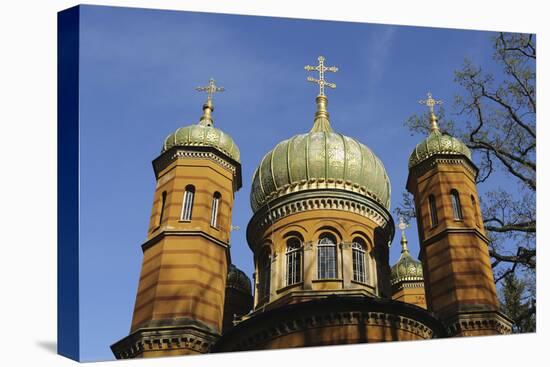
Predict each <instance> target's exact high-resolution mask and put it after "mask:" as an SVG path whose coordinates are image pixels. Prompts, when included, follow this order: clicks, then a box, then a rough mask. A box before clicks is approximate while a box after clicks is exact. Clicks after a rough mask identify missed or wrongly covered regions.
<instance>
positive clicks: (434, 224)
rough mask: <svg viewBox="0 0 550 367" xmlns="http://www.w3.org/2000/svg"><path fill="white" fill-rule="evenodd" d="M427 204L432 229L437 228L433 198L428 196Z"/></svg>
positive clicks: (435, 207)
mask: <svg viewBox="0 0 550 367" xmlns="http://www.w3.org/2000/svg"><path fill="white" fill-rule="evenodd" d="M428 202H429V204H430V219H431V220H432V227H435V226H437V223H439V222H438V220H437V204H436V203H435V196H433V195H430V196H429V197H428Z"/></svg>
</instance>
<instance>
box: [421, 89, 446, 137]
mask: <svg viewBox="0 0 550 367" xmlns="http://www.w3.org/2000/svg"><path fill="white" fill-rule="evenodd" d="M418 103H420V104H425V105H426V106H428V108H429V109H430V124H431V127H430V131H432V132H433V133H436V134H439V127H438V126H437V117H436V116H435V113H434V106H435V105H438V104H442V103H443V101H441V100H439V101H436V100H435V99H433V97H432V94H431V93H430V92H428V98H427V99H421V100H420V101H418Z"/></svg>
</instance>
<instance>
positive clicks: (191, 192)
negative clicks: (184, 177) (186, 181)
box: [181, 185, 195, 221]
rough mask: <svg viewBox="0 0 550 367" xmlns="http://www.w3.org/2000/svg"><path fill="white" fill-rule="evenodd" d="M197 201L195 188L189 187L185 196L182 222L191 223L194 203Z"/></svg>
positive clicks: (186, 188)
mask: <svg viewBox="0 0 550 367" xmlns="http://www.w3.org/2000/svg"><path fill="white" fill-rule="evenodd" d="M194 201H195V186H193V185H187V186H186V187H185V192H184V194H183V205H182V209H181V220H185V221H190V220H191V216H192V214H193V202H194Z"/></svg>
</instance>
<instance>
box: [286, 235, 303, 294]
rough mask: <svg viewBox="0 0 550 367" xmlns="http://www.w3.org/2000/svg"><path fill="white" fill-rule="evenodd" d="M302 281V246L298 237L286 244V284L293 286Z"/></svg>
mask: <svg viewBox="0 0 550 367" xmlns="http://www.w3.org/2000/svg"><path fill="white" fill-rule="evenodd" d="M301 281H302V244H301V242H300V240H299V239H298V238H296V237H293V238H290V239H289V240H288V241H287V244H286V283H287V285H292V284H296V283H300V282H301Z"/></svg>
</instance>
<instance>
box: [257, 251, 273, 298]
mask: <svg viewBox="0 0 550 367" xmlns="http://www.w3.org/2000/svg"><path fill="white" fill-rule="evenodd" d="M269 292H271V254H270V252H269V250H265V251H263V252H262V254H261V256H260V258H259V259H258V303H264V302H267V301H268V300H269Z"/></svg>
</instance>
